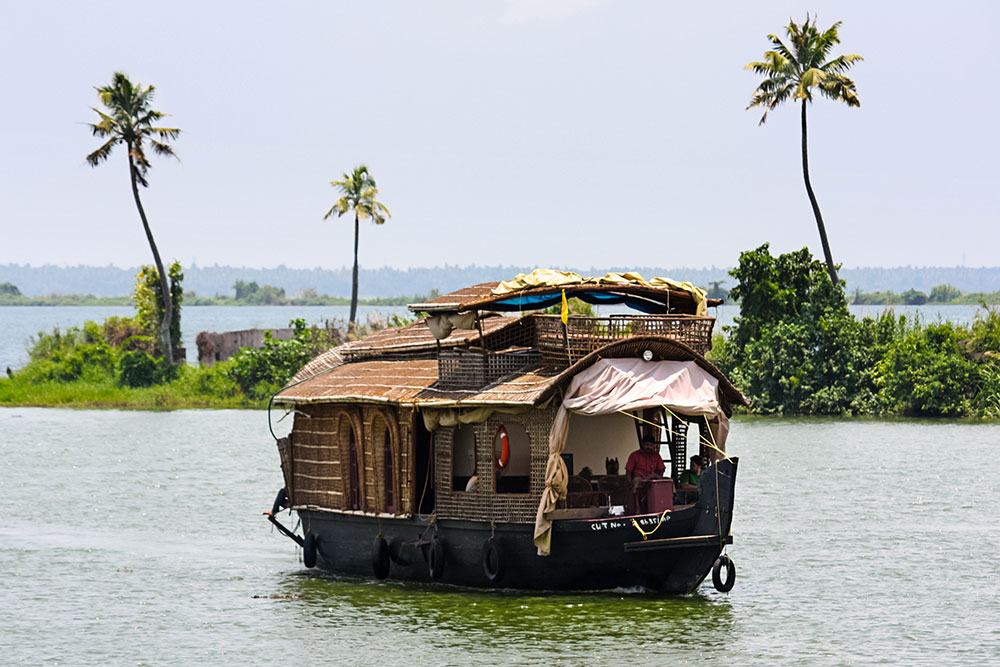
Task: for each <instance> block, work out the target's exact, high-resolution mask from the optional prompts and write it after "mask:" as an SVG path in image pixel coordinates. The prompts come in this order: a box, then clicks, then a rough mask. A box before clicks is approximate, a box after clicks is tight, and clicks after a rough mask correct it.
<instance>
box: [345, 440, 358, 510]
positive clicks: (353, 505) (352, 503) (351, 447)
mask: <svg viewBox="0 0 1000 667" xmlns="http://www.w3.org/2000/svg"><path fill="white" fill-rule="evenodd" d="M347 449H348V451H349V454H348V468H349V471H350V472H349V475H350V478H349V480H348V494H349V495H348V499H349V501H348V502H349V505H348V506H349V509H352V510H359V509H361V473H360V471H359V468H358V438H357V436H356V435H355V433H354V426H353V425H352V426H350V427H349V435H348V436H347Z"/></svg>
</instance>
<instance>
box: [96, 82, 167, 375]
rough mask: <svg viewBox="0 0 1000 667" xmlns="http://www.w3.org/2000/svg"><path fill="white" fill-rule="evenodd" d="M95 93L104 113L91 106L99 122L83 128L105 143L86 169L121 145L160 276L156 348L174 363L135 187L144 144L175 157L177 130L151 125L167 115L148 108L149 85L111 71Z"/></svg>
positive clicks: (143, 168)
mask: <svg viewBox="0 0 1000 667" xmlns="http://www.w3.org/2000/svg"><path fill="white" fill-rule="evenodd" d="M95 90H97V96H98V98H99V99H100V100H101V104H103V105H104V107H105V109H106V111H107V113H105V112H104V111H101V110H100V109H98V108H96V107H92V108H93V109H94V111H95V112H97V115H98V116H100V117H101V119H100V121H98V122H96V123H87V125H89V126H90V129H91V131H92V132H93V134H94V136H95V137H102V138H105V137H106V138H107V141H106V142H105V143H104V144H103V145H102V146H101V147H100V148H98V149H97V150H96V151H94V152H93V153H91V154H90V155H88V156H87V162H89V163H90V166H92V167H96V166H97V165H99V164H100V163H101V162H103V161H105V160H107V159H108V157H109V156H110V155H111V152H112V150H114V147H115V146H116V145H117V144H125V148H126V150H127V151H128V171H129V177H130V178H131V180H132V196H133V197H134V198H135V206H136V208H138V209H139V217H140V218H141V219H142V228H143V229H144V230H145V231H146V240H147V241H149V249H150V250H152V251H153V260H154V261H155V262H156V270H157V272H158V273H159V274H160V289H161V290H162V292H163V306H164V311H163V320H162V321H161V322H160V345H161V346H162V347H163V357H164V359H166V360H167V363H168V364H170V363H173V361H174V358H173V345H172V344H171V340H170V323H171V320H172V319H173V314H174V310H173V305H174V304H173V298H172V297H171V294H170V284H169V279H168V277H167V272H166V271H164V269H163V262H162V261H160V253H159V251H158V250H157V249H156V242H155V241H154V240H153V232H152V231H150V229H149V221H148V220H146V212H145V210H143V208H142V201H141V200H140V199H139V185H142V187H144V188H146V187H149V182H148V181H147V180H146V174H147V172H148V170H149V168H150V166H151V165H150V163H149V160H148V159H147V158H146V147H145V144H146V143H147V142H148V143H149V145H150V146H151V147H152V149H153V152H154V153H157V154H159V155H170V156H174V157H176V155H174V151H173V149H172V148H171V147H170V146H168V145H167V143H166V142H168V141H172V140H173V139H176V138H177V136H178V135H179V134H180V133H181V131H180V130H179V129H177V128H176V127H154V126H153V123H155V122H156V121H158V120H160V119H161V118H163V117H165V116H166V115H167V114H165V113H163V112H160V111H156V110H154V109H151V108H150V104H151V103H152V102H153V94H154V92H155V90H156V89H155V88H154V87H153V86H146V87H145V88H143V87H142V85H141V84H133V83H132V82H131V81H130V80H129V78H128V76H126V75H125V74H124V73H122V72H115V73H114V75H113V76H112V79H111V83H110V84H109V85H107V86H101V87H100V88H98V87H96V86H95Z"/></svg>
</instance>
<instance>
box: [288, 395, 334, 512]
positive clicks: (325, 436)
mask: <svg viewBox="0 0 1000 667" xmlns="http://www.w3.org/2000/svg"><path fill="white" fill-rule="evenodd" d="M299 413H301V414H296V415H295V424H294V426H293V428H292V434H291V441H292V445H291V459H292V461H291V479H292V486H291V488H290V489H289V493H290V494H291V501H292V504H293V505H315V506H319V507H342V506H343V485H342V483H341V478H340V475H341V466H340V458H339V454H340V452H339V450H340V448H339V444H338V442H337V438H336V431H337V427H336V422H337V420H338V419H339V417H340V415H339V414H338V411H337V410H336V409H334V408H333V407H332V406H325V405H315V406H308V407H304V408H302V409H300V410H299Z"/></svg>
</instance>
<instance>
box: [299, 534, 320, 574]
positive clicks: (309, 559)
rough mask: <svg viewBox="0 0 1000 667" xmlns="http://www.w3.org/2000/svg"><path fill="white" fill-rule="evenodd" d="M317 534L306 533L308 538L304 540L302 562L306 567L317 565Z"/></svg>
mask: <svg viewBox="0 0 1000 667" xmlns="http://www.w3.org/2000/svg"><path fill="white" fill-rule="evenodd" d="M317 542H318V540H317V539H316V535H314V534H313V533H306V538H305V539H304V540H302V564H303V565H305V566H306V567H310V568H311V567H316V552H317V551H318V549H317V548H316V543H317Z"/></svg>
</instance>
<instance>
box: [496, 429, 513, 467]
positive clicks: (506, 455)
mask: <svg viewBox="0 0 1000 667" xmlns="http://www.w3.org/2000/svg"><path fill="white" fill-rule="evenodd" d="M497 435H499V436H500V458H499V459H497V468H498V469H500V470H503V469H504V468H506V467H507V463H508V462H509V461H510V441H509V440H508V438H507V429H505V428H504V427H503V426H501V427H500V428H499V429H497Z"/></svg>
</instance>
